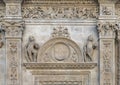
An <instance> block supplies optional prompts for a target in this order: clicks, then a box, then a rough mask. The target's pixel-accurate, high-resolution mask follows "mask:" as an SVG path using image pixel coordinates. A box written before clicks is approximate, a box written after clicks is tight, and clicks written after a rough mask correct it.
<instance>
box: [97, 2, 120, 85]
mask: <svg viewBox="0 0 120 85" xmlns="http://www.w3.org/2000/svg"><path fill="white" fill-rule="evenodd" d="M98 1H99V4H100V16H99V21H98V32H99V42H100V43H99V45H100V85H116V84H115V83H116V82H115V65H116V63H115V59H116V58H115V38H116V30H117V29H118V25H117V24H116V16H115V3H116V1H117V0H98Z"/></svg>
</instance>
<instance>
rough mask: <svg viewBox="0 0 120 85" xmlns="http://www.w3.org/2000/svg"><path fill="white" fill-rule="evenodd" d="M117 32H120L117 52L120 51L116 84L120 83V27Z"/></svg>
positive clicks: (117, 60) (119, 33) (119, 52)
mask: <svg viewBox="0 0 120 85" xmlns="http://www.w3.org/2000/svg"><path fill="white" fill-rule="evenodd" d="M117 34H118V36H117V39H118V44H117V47H118V49H117V52H118V56H117V58H116V70H117V71H116V72H117V73H116V81H117V82H116V83H117V84H116V85H120V29H119V30H117Z"/></svg>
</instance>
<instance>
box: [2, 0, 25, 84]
mask: <svg viewBox="0 0 120 85" xmlns="http://www.w3.org/2000/svg"><path fill="white" fill-rule="evenodd" d="M4 1H5V4H6V17H5V21H4V22H3V23H2V29H3V30H4V31H5V39H6V85H22V84H21V82H22V81H21V75H22V72H21V54H22V53H21V44H22V43H21V39H22V32H23V27H24V23H23V21H22V18H21V0H4Z"/></svg>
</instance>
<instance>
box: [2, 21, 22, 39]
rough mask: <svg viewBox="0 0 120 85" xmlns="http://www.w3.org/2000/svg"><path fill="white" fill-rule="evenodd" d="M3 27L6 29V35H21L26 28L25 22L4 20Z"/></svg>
mask: <svg viewBox="0 0 120 85" xmlns="http://www.w3.org/2000/svg"><path fill="white" fill-rule="evenodd" d="M2 29H3V30H4V31H5V35H6V37H21V36H22V33H23V30H24V22H23V21H20V22H15V21H4V22H3V23H2Z"/></svg>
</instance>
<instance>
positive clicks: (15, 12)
mask: <svg viewBox="0 0 120 85" xmlns="http://www.w3.org/2000/svg"><path fill="white" fill-rule="evenodd" d="M20 15H21V6H20V4H7V5H6V16H7V17H8V16H10V17H11V16H20Z"/></svg>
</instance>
